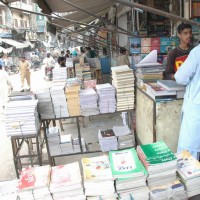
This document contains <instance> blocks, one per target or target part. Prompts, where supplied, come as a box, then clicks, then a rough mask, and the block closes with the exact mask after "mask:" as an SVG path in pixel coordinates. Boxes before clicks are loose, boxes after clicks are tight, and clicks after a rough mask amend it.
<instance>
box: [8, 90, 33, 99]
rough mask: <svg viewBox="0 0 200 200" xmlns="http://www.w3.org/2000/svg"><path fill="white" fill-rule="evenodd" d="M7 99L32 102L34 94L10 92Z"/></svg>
mask: <svg viewBox="0 0 200 200" xmlns="http://www.w3.org/2000/svg"><path fill="white" fill-rule="evenodd" d="M8 97H9V101H23V100H34V99H35V94H34V93H33V92H18V91H12V92H11V93H10V94H9V96H8Z"/></svg>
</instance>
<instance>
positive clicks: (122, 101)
mask: <svg viewBox="0 0 200 200" xmlns="http://www.w3.org/2000/svg"><path fill="white" fill-rule="evenodd" d="M111 70H112V85H113V86H114V87H115V89H116V96H117V111H122V110H130V109H133V108H134V98H135V95H134V80H135V78H134V74H133V70H132V69H130V68H129V67H128V65H123V66H118V67H112V68H111Z"/></svg>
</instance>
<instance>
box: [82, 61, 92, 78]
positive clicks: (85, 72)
mask: <svg viewBox="0 0 200 200" xmlns="http://www.w3.org/2000/svg"><path fill="white" fill-rule="evenodd" d="M82 70H83V80H86V81H87V80H91V78H92V72H91V70H90V65H89V64H88V63H84V64H82Z"/></svg>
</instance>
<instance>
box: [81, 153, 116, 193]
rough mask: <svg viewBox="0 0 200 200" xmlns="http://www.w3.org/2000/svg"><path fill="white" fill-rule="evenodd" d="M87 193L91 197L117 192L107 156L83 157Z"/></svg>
mask: <svg viewBox="0 0 200 200" xmlns="http://www.w3.org/2000/svg"><path fill="white" fill-rule="evenodd" d="M82 166H83V175H84V188H85V195H86V196H89V197H90V196H91V197H95V196H96V197H98V196H112V195H114V194H115V188H114V179H113V176H112V172H111V168H110V163H109V160H108V157H107V156H98V157H93V158H83V159H82Z"/></svg>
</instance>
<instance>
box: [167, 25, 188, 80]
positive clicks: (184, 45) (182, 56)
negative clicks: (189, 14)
mask: <svg viewBox="0 0 200 200" xmlns="http://www.w3.org/2000/svg"><path fill="white" fill-rule="evenodd" d="M177 32H178V37H179V39H180V44H179V46H178V47H176V48H175V49H173V50H172V51H170V52H169V54H168V56H167V63H166V68H165V73H164V79H167V80H174V74H175V73H176V71H177V70H178V68H179V67H180V66H181V65H182V64H183V63H184V61H185V60H186V58H187V56H188V55H189V53H190V51H191V49H192V47H191V45H190V42H191V39H192V26H191V25H190V24H185V23H181V24H179V26H178V28H177Z"/></svg>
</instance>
